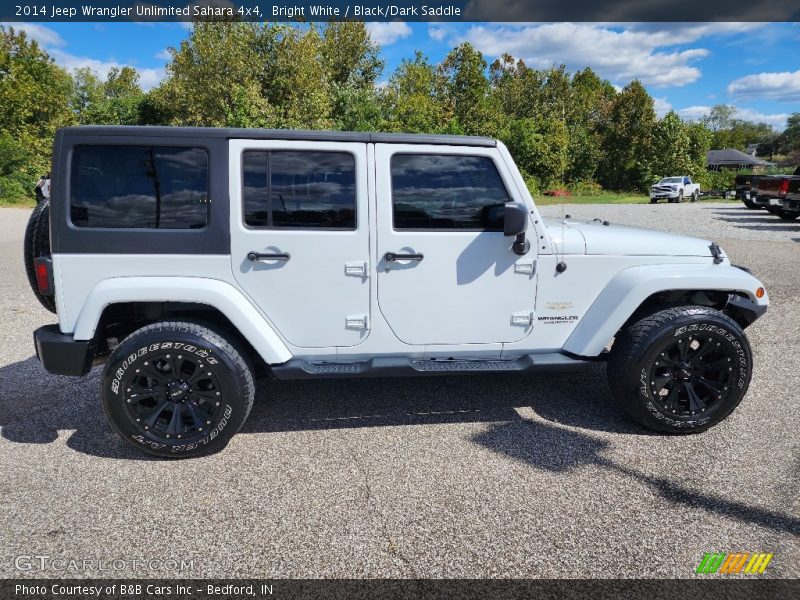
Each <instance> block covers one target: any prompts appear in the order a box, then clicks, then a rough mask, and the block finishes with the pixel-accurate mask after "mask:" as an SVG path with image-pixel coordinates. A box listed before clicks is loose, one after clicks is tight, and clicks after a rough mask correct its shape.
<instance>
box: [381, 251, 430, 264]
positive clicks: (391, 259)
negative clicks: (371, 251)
mask: <svg viewBox="0 0 800 600" xmlns="http://www.w3.org/2000/svg"><path fill="white" fill-rule="evenodd" d="M383 258H384V260H385V261H386V262H394V261H396V260H414V261H416V262H419V261H421V260H422V259H423V258H425V256H423V255H422V254H396V253H394V252H387V253H386V254H384V255H383Z"/></svg>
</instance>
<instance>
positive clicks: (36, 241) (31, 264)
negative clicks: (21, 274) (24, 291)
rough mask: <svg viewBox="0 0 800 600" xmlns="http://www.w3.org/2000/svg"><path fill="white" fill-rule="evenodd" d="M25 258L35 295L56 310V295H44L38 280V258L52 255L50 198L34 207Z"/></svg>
mask: <svg viewBox="0 0 800 600" xmlns="http://www.w3.org/2000/svg"><path fill="white" fill-rule="evenodd" d="M23 243H24V249H23V253H22V255H23V259H24V261H25V273H26V274H27V276H28V283H29V284H30V286H31V290H32V291H33V295H34V296H36V299H37V300H38V301H39V302H40V303H41V305H42V306H44V307H45V308H46V309H47V310H49V311H50V312H52V313H54V312H56V299H55V296H44V295H43V294H41V293H40V292H39V284H38V283H37V282H36V264H35V262H36V259H37V258H41V257H49V256H50V200H47V199H43V200H41V201H40V202H39V203H38V204H37V205H36V208H34V209H33V212H32V213H31V216H30V217H29V218H28V226H27V227H26V228H25V241H24V242H23Z"/></svg>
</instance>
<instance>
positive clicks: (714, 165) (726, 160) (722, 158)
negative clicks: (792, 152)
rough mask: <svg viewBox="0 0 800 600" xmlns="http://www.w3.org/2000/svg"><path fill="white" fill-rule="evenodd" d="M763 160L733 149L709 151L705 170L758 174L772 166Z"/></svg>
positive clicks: (772, 164)
mask: <svg viewBox="0 0 800 600" xmlns="http://www.w3.org/2000/svg"><path fill="white" fill-rule="evenodd" d="M774 165H775V163H771V162H769V161H768V160H764V159H763V158H758V157H757V156H754V155H750V154H746V153H744V152H742V151H741V150H736V149H735V148H725V149H724V150H709V151H708V154H707V155H706V168H708V170H709V171H721V170H722V169H729V170H731V171H745V170H747V171H753V172H754V173H760V172H762V171H763V170H764V169H766V168H767V167H772V166H774Z"/></svg>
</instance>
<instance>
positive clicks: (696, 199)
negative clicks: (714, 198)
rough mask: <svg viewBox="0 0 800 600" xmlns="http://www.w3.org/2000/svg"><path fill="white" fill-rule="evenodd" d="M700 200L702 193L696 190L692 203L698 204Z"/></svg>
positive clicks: (693, 193)
mask: <svg viewBox="0 0 800 600" xmlns="http://www.w3.org/2000/svg"><path fill="white" fill-rule="evenodd" d="M699 199H700V192H699V191H697V190H695V191H694V192H692V202H697V201H698V200H699Z"/></svg>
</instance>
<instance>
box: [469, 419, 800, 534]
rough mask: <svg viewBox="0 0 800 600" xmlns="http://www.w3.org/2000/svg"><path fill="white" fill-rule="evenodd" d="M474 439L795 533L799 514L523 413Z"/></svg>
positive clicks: (536, 463) (538, 464) (541, 464)
mask: <svg viewBox="0 0 800 600" xmlns="http://www.w3.org/2000/svg"><path fill="white" fill-rule="evenodd" d="M473 441H474V442H475V443H477V444H480V445H481V446H484V447H486V448H488V449H490V450H492V451H494V452H499V453H501V454H504V455H506V456H510V457H511V458H513V459H515V460H518V461H522V462H524V463H527V464H529V465H531V466H533V467H535V468H537V469H544V470H547V471H555V472H558V473H567V472H570V471H573V470H576V469H578V468H582V467H591V468H593V469H605V470H608V471H612V472H616V473H619V474H621V475H624V476H626V477H628V478H630V479H632V480H635V481H637V482H639V483H641V484H642V485H645V486H648V487H650V488H652V489H653V491H654V492H656V493H657V494H659V495H660V496H661V497H662V498H664V499H665V500H667V501H668V502H671V503H673V504H678V505H682V506H686V507H691V508H699V509H701V510H704V511H706V512H709V513H713V514H718V515H723V516H725V517H728V518H731V519H736V520H737V521H741V522H743V523H748V524H752V525H758V526H761V527H765V528H768V529H771V530H773V531H777V532H789V533H797V531H798V530H800V519H798V518H796V517H794V516H792V515H790V514H786V513H782V512H778V511H774V510H766V509H764V508H758V507H753V506H750V505H747V504H744V503H741V502H736V501H733V500H728V499H726V498H724V497H722V496H718V495H715V494H708V493H704V492H700V491H697V490H693V489H691V488H689V487H686V486H684V485H682V484H681V483H679V482H676V481H673V480H671V479H668V478H666V477H659V476H656V475H651V474H647V473H643V472H641V471H638V470H636V469H632V468H630V467H628V466H626V465H622V464H618V463H616V462H615V461H613V460H611V459H609V458H606V457H604V456H603V451H604V450H605V449H606V448H607V447H608V445H609V443H608V442H607V441H604V440H600V439H597V438H595V437H593V436H591V435H587V434H586V433H583V432H580V431H571V430H568V429H565V428H563V427H558V426H557V425H553V424H551V423H547V422H545V421H540V420H538V419H524V418H520V419H517V420H516V421H513V422H509V423H502V424H497V425H494V426H492V427H491V428H490V429H489V430H488V431H486V432H484V433H481V434H479V435H477V436H476V437H475V438H473Z"/></svg>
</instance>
